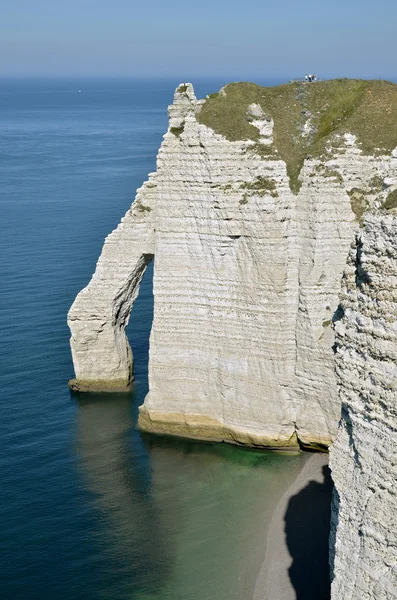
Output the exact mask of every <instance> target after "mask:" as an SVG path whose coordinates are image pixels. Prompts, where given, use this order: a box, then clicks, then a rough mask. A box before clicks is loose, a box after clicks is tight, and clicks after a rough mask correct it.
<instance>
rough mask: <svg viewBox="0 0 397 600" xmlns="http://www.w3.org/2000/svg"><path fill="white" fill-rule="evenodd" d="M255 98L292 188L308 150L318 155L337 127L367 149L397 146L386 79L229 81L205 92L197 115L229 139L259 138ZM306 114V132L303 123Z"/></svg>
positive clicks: (396, 115) (393, 94)
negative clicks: (217, 90)
mask: <svg viewBox="0 0 397 600" xmlns="http://www.w3.org/2000/svg"><path fill="white" fill-rule="evenodd" d="M253 103H256V104H260V106H261V107H262V109H263V111H264V113H265V115H266V116H269V117H271V118H273V120H274V142H275V146H276V148H277V150H278V152H279V156H280V157H281V158H282V159H283V160H284V161H285V162H286V164H287V171H288V174H289V177H290V182H291V188H292V189H293V190H294V191H295V192H296V191H298V189H299V181H298V177H299V173H300V170H301V168H302V165H303V161H304V160H305V158H306V156H308V155H311V156H321V155H322V154H323V152H324V150H325V147H326V145H327V143H328V144H329V142H330V139H331V138H332V136H333V134H335V133H345V132H349V133H352V134H354V135H356V136H357V139H358V143H359V144H360V146H361V148H362V150H363V151H364V152H365V153H371V154H379V153H390V152H391V151H392V150H393V149H394V148H395V147H396V146H397V85H395V84H393V83H390V82H388V81H380V80H374V81H366V80H355V79H335V80H331V81H321V82H316V83H312V84H304V83H290V84H285V85H281V86H278V87H261V86H259V85H256V84H254V83H245V82H242V83H231V84H229V85H227V86H225V87H224V88H223V90H221V92H220V93H218V94H211V95H210V96H209V97H208V98H207V100H206V102H205V104H204V105H203V106H202V109H201V111H200V113H199V115H198V120H199V122H200V123H203V124H205V125H207V126H208V127H210V128H211V129H213V130H214V131H215V132H216V133H220V134H222V135H223V136H224V137H226V138H227V139H228V140H230V141H237V140H248V139H249V140H253V141H257V140H258V139H259V132H258V129H257V128H256V127H254V126H253V125H252V124H251V122H250V121H251V120H252V118H251V117H250V116H249V114H248V106H249V105H250V104H253ZM308 119H309V124H310V128H309V134H308V135H307V136H306V137H305V136H303V135H302V127H303V125H304V124H305V122H306V121H307V120H308ZM259 146H261V145H259V144H258V145H257V146H256V148H258V149H259ZM254 151H255V146H254ZM258 154H260V152H258ZM263 158H266V156H263Z"/></svg>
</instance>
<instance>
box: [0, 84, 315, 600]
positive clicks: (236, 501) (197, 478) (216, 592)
mask: <svg viewBox="0 0 397 600" xmlns="http://www.w3.org/2000/svg"><path fill="white" fill-rule="evenodd" d="M178 83H179V82H178V81H160V80H157V81H148V80H146V81H116V80H108V81H94V80H90V81H83V80H79V81H49V80H48V81H0V209H1V222H0V228H1V231H0V257H1V259H0V282H1V283H0V285H1V288H0V332H1V338H0V362H1V365H0V366H1V369H0V390H1V411H2V412H1V419H0V444H1V453H0V481H1V485H0V540H1V542H0V543H1V550H0V552H1V556H0V576H1V577H0V597H1V598H5V599H16V600H19V599H21V600H22V599H29V600H30V599H40V600H46V599H57V600H69V599H70V600H72V599H73V600H79V599H83V598H84V599H85V600H94V599H95V600H96V599H132V600H136V599H139V600H165V599H168V600H226V599H227V600H233V599H235V600H242V599H243V600H249V598H250V594H251V592H252V589H253V587H252V586H253V584H254V581H255V576H256V573H257V570H258V568H259V566H260V560H261V554H260V551H259V550H260V549H261V544H262V543H263V539H264V529H265V527H266V519H267V516H268V515H269V514H270V512H271V509H272V507H273V506H274V503H275V502H276V500H277V498H278V497H279V495H280V494H281V492H282V490H283V489H284V488H285V486H287V485H288V484H289V482H290V480H291V478H293V477H294V476H295V474H296V472H297V470H298V469H299V468H300V466H301V463H302V460H303V459H302V457H280V456H276V455H274V454H269V453H263V452H255V451H251V450H247V449H241V448H234V447H231V446H227V445H224V444H202V443H198V442H188V441H175V440H170V439H164V438H155V437H151V436H141V434H140V433H139V432H138V431H137V429H136V426H135V425H136V415H137V407H138V406H139V405H140V404H141V403H142V402H143V398H144V395H145V393H146V390H147V380H146V379H147V353H148V337H149V331H150V325H151V316H152V305H153V299H152V295H151V274H152V272H151V270H150V269H149V270H148V272H147V274H146V275H145V278H144V281H143V284H142V287H141V293H140V296H139V298H138V300H137V302H136V304H135V306H134V308H133V314H132V318H131V323H130V326H129V336H130V340H131V344H132V348H133V352H134V356H135V374H136V387H135V390H134V393H133V394H131V395H107V396H85V397H84V396H83V395H82V396H80V397H78V396H72V395H71V394H70V392H69V390H68V387H67V380H68V379H69V378H70V377H72V376H73V367H72V362H71V356H70V351H69V331H68V329H67V326H66V314H67V311H68V309H69V307H70V305H71V303H72V301H73V299H74V297H75V295H76V294H77V292H78V291H79V290H80V289H81V288H82V287H83V286H84V285H86V284H87V282H88V281H89V278H90V276H91V274H92V272H93V271H94V268H95V262H96V260H97V258H98V256H99V253H100V250H101V247H102V244H103V240H104V238H105V236H106V235H107V234H108V233H109V232H110V231H111V230H112V229H113V228H114V227H115V226H116V225H117V223H118V221H119V220H120V218H121V216H122V215H123V214H124V213H125V211H126V210H127V209H128V207H129V205H130V203H131V202H132V200H133V197H134V190H135V189H136V188H137V187H139V186H140V185H141V184H142V182H143V181H144V179H145V178H146V175H147V173H148V172H150V171H153V170H155V158H156V152H157V149H158V147H159V145H160V143H161V139H162V134H163V133H164V131H165V130H166V127H167V114H166V107H167V105H168V104H169V103H171V101H172V96H173V90H174V88H175V86H176V85H177V84H178ZM223 83H225V81H221V80H219V81H198V82H196V85H195V89H196V93H197V95H198V96H199V97H202V96H203V95H205V94H207V93H209V92H212V91H216V90H217V89H219V87H220V86H221V85H222V84H223ZM79 90H81V92H79ZM258 549H259V550H258Z"/></svg>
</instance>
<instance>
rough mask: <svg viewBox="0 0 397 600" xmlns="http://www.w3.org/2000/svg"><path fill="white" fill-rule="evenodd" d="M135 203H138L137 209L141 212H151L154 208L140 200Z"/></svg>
mask: <svg viewBox="0 0 397 600" xmlns="http://www.w3.org/2000/svg"><path fill="white" fill-rule="evenodd" d="M135 205H136V207H137V209H138V210H139V212H141V213H145V212H150V211H151V210H152V209H151V208H150V206H145V205H144V204H142V203H141V202H139V200H138V201H135Z"/></svg>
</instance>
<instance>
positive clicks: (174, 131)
mask: <svg viewBox="0 0 397 600" xmlns="http://www.w3.org/2000/svg"><path fill="white" fill-rule="evenodd" d="M184 129H185V123H182V125H181V126H180V127H170V132H171V133H172V134H173V135H175V136H176V137H178V138H179V137H180V135H181V134H182V133H183V132H184Z"/></svg>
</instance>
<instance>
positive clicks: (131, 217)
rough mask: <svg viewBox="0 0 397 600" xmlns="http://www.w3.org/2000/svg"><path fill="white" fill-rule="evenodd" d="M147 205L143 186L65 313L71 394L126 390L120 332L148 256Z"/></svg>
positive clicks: (129, 376)
mask: <svg viewBox="0 0 397 600" xmlns="http://www.w3.org/2000/svg"><path fill="white" fill-rule="evenodd" d="M146 188H147V189H146ZM153 189H154V188H153ZM145 190H146V193H145ZM143 194H144V195H145V205H143V204H142V203H141V200H142V195H143ZM152 201H153V191H152V188H150V186H148V184H145V186H143V188H141V190H140V191H139V192H138V195H137V198H136V201H135V202H134V204H133V205H132V207H131V208H130V210H129V211H128V212H127V214H126V215H125V217H124V218H123V219H122V222H121V223H120V225H119V226H118V227H117V229H116V230H115V231H113V232H112V233H111V234H110V235H109V236H108V237H107V238H106V241H105V244H104V247H103V250H102V254H101V256H100V258H99V260H98V263H97V267H96V271H95V273H94V275H93V277H92V279H91V281H90V283H89V284H88V286H87V287H86V288H84V289H83V290H82V291H81V292H80V293H79V294H78V296H77V298H76V300H75V301H74V303H73V305H72V307H71V309H70V311H69V314H68V324H69V327H70V330H71V333H72V336H71V340H70V344H71V349H72V355H73V363H74V368H75V374H76V378H75V379H72V380H71V381H70V382H69V385H70V387H71V388H72V389H73V390H76V391H83V392H87V391H126V390H128V389H129V388H130V386H131V383H132V381H133V357H132V352H131V348H130V345H129V342H128V339H127V336H126V333H125V328H126V326H127V325H128V321H129V317H130V313H131V308H132V305H133V303H134V301H135V299H136V297H137V296H138V293H139V286H140V283H141V281H142V277H143V275H144V273H145V270H146V267H147V266H148V264H149V263H150V262H151V260H152V259H153V256H154V226H153V220H154V210H152V207H151V206H150V204H151V203H152Z"/></svg>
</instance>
